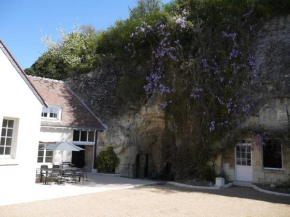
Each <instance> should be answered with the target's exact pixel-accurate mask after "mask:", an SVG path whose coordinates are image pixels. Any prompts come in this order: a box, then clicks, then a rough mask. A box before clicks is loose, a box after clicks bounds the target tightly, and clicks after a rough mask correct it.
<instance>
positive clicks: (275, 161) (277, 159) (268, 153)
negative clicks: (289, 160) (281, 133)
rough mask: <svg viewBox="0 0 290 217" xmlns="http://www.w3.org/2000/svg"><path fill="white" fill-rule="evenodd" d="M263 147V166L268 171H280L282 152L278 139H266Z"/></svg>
mask: <svg viewBox="0 0 290 217" xmlns="http://www.w3.org/2000/svg"><path fill="white" fill-rule="evenodd" d="M264 143H265V144H264V146H263V166H264V168H269V169H282V150H281V141H280V140H279V139H266V140H264Z"/></svg>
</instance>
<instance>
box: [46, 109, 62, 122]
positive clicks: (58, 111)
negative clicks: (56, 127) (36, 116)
mask: <svg viewBox="0 0 290 217" xmlns="http://www.w3.org/2000/svg"><path fill="white" fill-rule="evenodd" d="M51 111H55V112H51ZM44 112H46V113H47V117H43V116H42V114H43V113H44ZM51 113H56V114H57V117H56V118H55V117H50V114H51ZM61 116H62V108H61V107H58V106H49V107H48V108H42V112H41V120H43V121H61Z"/></svg>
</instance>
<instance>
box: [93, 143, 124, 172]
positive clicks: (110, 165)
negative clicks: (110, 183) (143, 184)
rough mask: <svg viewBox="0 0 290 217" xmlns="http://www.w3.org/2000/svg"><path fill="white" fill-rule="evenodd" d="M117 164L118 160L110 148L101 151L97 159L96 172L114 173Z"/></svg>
mask: <svg viewBox="0 0 290 217" xmlns="http://www.w3.org/2000/svg"><path fill="white" fill-rule="evenodd" d="M119 163H120V160H119V158H118V157H117V155H116V153H115V152H114V149H113V147H111V146H110V147H107V148H106V150H103V151H101V152H100V154H99V156H98V158H97V164H98V170H99V171H101V172H107V173H114V172H115V168H116V167H117V166H118V165H119Z"/></svg>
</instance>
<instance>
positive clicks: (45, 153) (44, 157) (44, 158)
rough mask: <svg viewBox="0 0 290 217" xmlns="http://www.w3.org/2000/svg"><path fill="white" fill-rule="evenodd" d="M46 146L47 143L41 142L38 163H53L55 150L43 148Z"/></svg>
mask: <svg viewBox="0 0 290 217" xmlns="http://www.w3.org/2000/svg"><path fill="white" fill-rule="evenodd" d="M45 146H46V145H45V144H39V147H38V156H37V163H52V159H53V151H51V150H46V149H41V148H43V147H45Z"/></svg>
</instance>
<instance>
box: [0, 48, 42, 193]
mask: <svg viewBox="0 0 290 217" xmlns="http://www.w3.org/2000/svg"><path fill="white" fill-rule="evenodd" d="M0 100H1V101H0V126H1V127H2V120H3V117H7V118H16V119H17V125H18V127H17V128H18V130H17V131H18V132H17V135H16V134H15V135H14V136H15V138H14V145H15V146H14V147H16V149H15V154H14V155H13V156H12V157H11V158H10V159H5V158H4V156H3V155H2V156H1V155H0V177H1V179H0V186H1V187H5V188H6V187H8V188H9V187H11V188H12V187H13V186H14V184H16V185H18V186H19V185H23V186H25V185H27V184H33V183H34V182H35V166H34V165H35V161H36V157H37V149H38V139H39V130H40V119H41V110H42V105H41V103H40V102H39V100H38V99H37V98H36V97H35V95H34V94H33V92H32V91H31V90H30V88H29V87H28V85H27V84H26V83H25V82H24V80H23V79H22V78H21V77H20V75H19V74H18V72H17V71H16V69H15V68H14V67H13V65H12V64H11V63H10V61H9V60H8V59H7V57H6V56H5V54H4V53H3V51H2V50H1V49H0ZM14 133H16V132H14Z"/></svg>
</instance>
